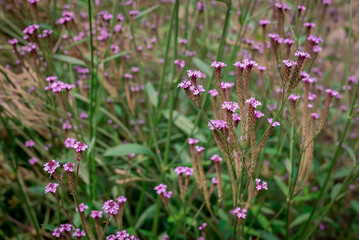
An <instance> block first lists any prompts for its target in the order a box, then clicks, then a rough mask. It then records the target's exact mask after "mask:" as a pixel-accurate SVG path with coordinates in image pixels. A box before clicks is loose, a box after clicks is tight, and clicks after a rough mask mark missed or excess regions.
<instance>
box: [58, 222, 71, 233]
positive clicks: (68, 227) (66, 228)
mask: <svg viewBox="0 0 359 240" xmlns="http://www.w3.org/2000/svg"><path fill="white" fill-rule="evenodd" d="M60 226H61V228H62V231H64V232H71V228H72V225H71V224H70V223H65V224H61V225H60Z"/></svg>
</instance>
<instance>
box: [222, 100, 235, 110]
mask: <svg viewBox="0 0 359 240" xmlns="http://www.w3.org/2000/svg"><path fill="white" fill-rule="evenodd" d="M238 108H239V106H238V103H236V102H223V104H222V109H227V111H231V112H235V111H236V109H238Z"/></svg>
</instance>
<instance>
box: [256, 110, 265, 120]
mask: <svg viewBox="0 0 359 240" xmlns="http://www.w3.org/2000/svg"><path fill="white" fill-rule="evenodd" d="M254 117H255V118H256V119H260V118H261V117H264V113H262V112H261V111H259V110H254Z"/></svg>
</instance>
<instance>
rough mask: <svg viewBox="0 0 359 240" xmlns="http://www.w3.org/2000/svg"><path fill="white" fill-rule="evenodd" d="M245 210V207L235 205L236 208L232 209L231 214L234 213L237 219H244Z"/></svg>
mask: <svg viewBox="0 0 359 240" xmlns="http://www.w3.org/2000/svg"><path fill="white" fill-rule="evenodd" d="M246 212H247V209H244V208H243V209H241V208H240V207H237V208H236V209H234V210H233V211H232V214H233V215H236V217H237V219H241V218H242V219H245V218H246V216H247V215H246Z"/></svg>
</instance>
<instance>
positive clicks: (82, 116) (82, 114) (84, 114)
mask: <svg viewBox="0 0 359 240" xmlns="http://www.w3.org/2000/svg"><path fill="white" fill-rule="evenodd" d="M80 118H81V119H87V118H88V115H87V113H85V112H81V113H80Z"/></svg>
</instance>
